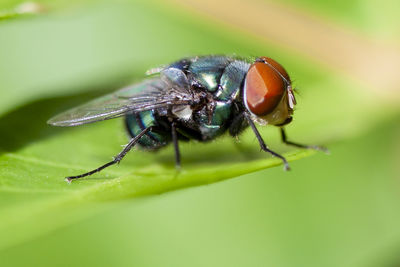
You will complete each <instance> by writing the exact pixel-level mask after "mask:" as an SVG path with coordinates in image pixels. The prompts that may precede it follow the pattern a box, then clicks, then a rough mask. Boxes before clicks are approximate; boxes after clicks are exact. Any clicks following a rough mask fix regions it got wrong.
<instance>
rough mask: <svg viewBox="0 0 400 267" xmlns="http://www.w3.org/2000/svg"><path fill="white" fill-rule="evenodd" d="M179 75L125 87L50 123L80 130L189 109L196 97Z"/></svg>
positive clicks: (68, 112)
mask: <svg viewBox="0 0 400 267" xmlns="http://www.w3.org/2000/svg"><path fill="white" fill-rule="evenodd" d="M181 74H183V73H181ZM181 74H179V75H181ZM179 75H178V76H177V75H174V73H171V72H170V71H166V73H161V76H160V77H157V78H153V79H149V80H145V81H144V82H142V83H138V84H134V85H132V86H128V87H125V88H123V89H120V90H118V91H116V92H114V93H112V94H108V95H105V96H102V97H99V98H97V99H94V100H92V101H90V102H88V103H86V104H83V105H81V106H78V107H75V108H72V109H70V110H67V111H65V112H63V113H61V114H59V115H57V116H55V117H53V118H51V119H50V120H49V121H48V122H47V123H49V124H51V125H54V126H77V125H81V124H87V123H92V122H96V121H101V120H108V119H113V118H117V117H121V116H124V115H126V114H129V113H135V112H140V111H144V110H151V109H157V108H167V107H169V106H173V105H190V104H191V103H193V94H192V93H191V91H190V88H189V83H188V82H187V79H186V75H184V77H183V76H179Z"/></svg>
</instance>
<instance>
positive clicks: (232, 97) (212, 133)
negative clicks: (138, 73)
mask: <svg viewBox="0 0 400 267" xmlns="http://www.w3.org/2000/svg"><path fill="white" fill-rule="evenodd" d="M150 72H151V73H152V74H155V75H153V76H152V77H151V78H149V79H147V80H144V81H142V82H140V83H137V84H134V85H131V86H128V87H126V88H123V89H120V90H118V91H116V92H114V93H112V94H109V95H105V96H103V97H100V98H97V99H94V100H92V101H90V102H88V103H86V104H83V105H81V106H78V107H75V108H73V109H71V110H68V111H66V112H63V113H61V114H59V115H57V116H55V117H53V118H51V119H50V120H49V121H48V123H49V124H51V125H54V126H77V125H82V124H87V123H92V122H97V121H102V120H107V119H113V118H117V117H122V116H124V118H125V126H126V129H127V131H128V133H129V135H130V136H131V139H130V141H129V143H128V144H127V145H126V146H125V148H124V149H123V150H122V151H121V152H120V153H119V154H118V155H116V156H115V157H114V159H113V160H112V161H110V162H108V163H106V164H104V165H102V166H100V167H98V168H97V169H94V170H92V171H89V172H86V173H83V174H80V175H77V176H70V177H67V178H66V180H67V181H68V182H71V180H73V179H78V178H82V177H85V176H89V175H92V174H94V173H96V172H99V171H101V170H103V169H105V168H107V167H109V166H111V165H114V164H116V163H118V162H120V161H121V160H122V159H123V157H124V156H125V155H126V154H127V153H128V152H129V151H130V150H131V149H132V147H134V146H136V145H137V146H139V147H140V148H143V149H145V150H157V149H159V148H161V147H164V146H166V145H168V144H170V143H172V144H173V145H174V149H175V163H176V166H177V167H178V168H179V167H180V162H181V160H180V158H181V157H180V152H179V146H178V141H189V140H198V141H201V142H207V141H210V140H213V139H215V138H217V137H218V136H220V135H222V134H224V133H226V132H229V134H230V135H231V136H234V137H236V136H238V135H239V134H240V133H241V132H242V131H243V130H244V129H246V128H247V127H248V126H250V128H251V129H252V130H253V132H254V134H255V136H256V138H257V140H258V142H259V145H260V147H261V149H262V150H263V151H265V152H268V153H270V154H272V155H273V156H275V157H278V158H280V159H281V160H282V162H283V164H284V168H285V170H289V164H288V162H287V160H286V159H285V158H284V157H283V156H282V155H280V154H278V153H276V152H274V151H273V150H270V149H269V148H268V147H267V145H266V144H265V142H264V140H263V138H262V137H261V135H260V133H259V131H258V130H257V127H256V125H255V123H258V124H261V125H266V124H270V125H275V126H278V127H279V128H280V132H281V137H282V141H283V142H284V143H286V144H288V145H292V146H296V147H300V148H308V149H317V150H326V149H325V148H323V147H319V146H309V145H303V144H298V143H294V142H291V141H288V140H287V137H286V133H285V129H284V126H285V125H287V124H288V123H290V122H291V121H292V115H293V111H294V107H295V105H296V99H295V96H294V94H293V90H292V83H291V80H290V77H289V75H288V73H287V72H286V70H285V69H284V68H283V67H282V66H281V65H280V64H279V63H277V62H276V61H275V60H273V59H271V58H268V57H260V58H257V59H255V60H254V61H253V62H248V61H246V60H242V59H238V58H234V57H227V56H202V57H193V58H185V59H182V60H179V61H176V62H174V63H172V64H170V65H168V66H166V67H162V68H158V69H156V70H153V71H150ZM153 72H156V73H153Z"/></svg>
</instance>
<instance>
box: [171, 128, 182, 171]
mask: <svg viewBox="0 0 400 267" xmlns="http://www.w3.org/2000/svg"><path fill="white" fill-rule="evenodd" d="M171 136H172V142H173V143H174V150H175V167H176V169H178V170H179V169H180V168H181V153H180V152H179V144H178V135H177V133H176V125H175V122H172V123H171Z"/></svg>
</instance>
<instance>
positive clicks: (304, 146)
mask: <svg viewBox="0 0 400 267" xmlns="http://www.w3.org/2000/svg"><path fill="white" fill-rule="evenodd" d="M281 137H282V142H284V143H285V144H287V145H290V146H295V147H300V148H306V149H314V150H320V151H324V152H325V153H329V150H328V149H327V148H326V147H323V146H316V145H304V144H299V143H295V142H291V141H288V140H287V136H286V132H285V129H284V128H283V127H281Z"/></svg>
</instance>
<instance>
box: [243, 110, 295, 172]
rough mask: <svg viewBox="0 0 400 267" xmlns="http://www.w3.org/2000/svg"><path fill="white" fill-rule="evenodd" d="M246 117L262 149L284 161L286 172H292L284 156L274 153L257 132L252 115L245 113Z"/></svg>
mask: <svg viewBox="0 0 400 267" xmlns="http://www.w3.org/2000/svg"><path fill="white" fill-rule="evenodd" d="M245 117H246V119H247V122H248V123H249V125H250V127H251V129H252V130H253V132H254V134H255V135H256V137H257V140H258V143H259V144H260V148H261V149H262V150H263V151H265V152H268V153H270V154H271V155H272V156H274V157H277V158H280V159H281V160H282V161H283V165H284V169H285V171H288V170H290V167H289V163H288V162H287V160H286V159H285V157H284V156H282V155H280V154H278V153H276V152H274V151H272V150H270V149H269V148H268V147H267V145H266V144H265V143H264V140H263V139H262V137H261V135H260V133H259V131H258V130H257V127H256V126H255V124H254V122H253V121H252V119H251V117H250V115H249V114H248V113H245Z"/></svg>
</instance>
